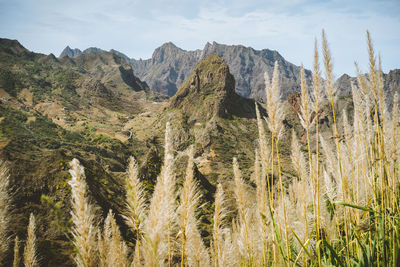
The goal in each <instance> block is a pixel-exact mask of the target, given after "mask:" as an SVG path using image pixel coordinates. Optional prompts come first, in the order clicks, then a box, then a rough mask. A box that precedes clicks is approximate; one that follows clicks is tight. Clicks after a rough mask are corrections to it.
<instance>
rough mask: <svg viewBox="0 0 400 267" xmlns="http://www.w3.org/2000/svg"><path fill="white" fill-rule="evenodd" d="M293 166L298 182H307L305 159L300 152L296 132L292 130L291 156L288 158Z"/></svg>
mask: <svg viewBox="0 0 400 267" xmlns="http://www.w3.org/2000/svg"><path fill="white" fill-rule="evenodd" d="M290 158H291V160H292V163H293V166H294V167H295V170H296V172H297V174H298V176H299V179H300V180H307V179H308V177H307V176H308V174H307V167H306V159H305V158H304V155H303V152H301V150H300V144H299V140H298V139H297V136H296V132H295V131H294V130H292V154H291V156H290Z"/></svg>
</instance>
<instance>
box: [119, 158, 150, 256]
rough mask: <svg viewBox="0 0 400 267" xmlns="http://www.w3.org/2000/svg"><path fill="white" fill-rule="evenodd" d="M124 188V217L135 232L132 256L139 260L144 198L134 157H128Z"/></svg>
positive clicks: (144, 210)
mask: <svg viewBox="0 0 400 267" xmlns="http://www.w3.org/2000/svg"><path fill="white" fill-rule="evenodd" d="M127 174H128V175H127V178H126V183H125V188H126V215H124V216H123V217H124V219H125V221H126V223H127V225H128V226H129V227H130V228H131V230H133V231H135V234H136V245H137V246H138V248H137V249H135V251H136V252H137V254H135V256H134V257H137V261H138V262H140V261H141V260H140V235H141V232H142V231H143V230H142V229H143V222H144V218H145V212H146V199H145V194H144V187H143V184H142V182H141V181H140V179H139V170H138V166H137V163H136V160H135V158H134V157H130V160H129V167H128V173H127Z"/></svg>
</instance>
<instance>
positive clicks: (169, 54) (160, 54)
mask: <svg viewBox="0 0 400 267" xmlns="http://www.w3.org/2000/svg"><path fill="white" fill-rule="evenodd" d="M180 51H183V50H182V49H180V48H178V47H177V46H176V45H174V44H173V43H172V42H168V43H165V44H163V45H162V46H160V47H159V48H157V49H156V50H154V52H153V56H152V61H153V64H154V63H161V62H164V61H167V60H168V59H169V58H173V57H174V56H175V55H176V54H177V53H179V52H180Z"/></svg>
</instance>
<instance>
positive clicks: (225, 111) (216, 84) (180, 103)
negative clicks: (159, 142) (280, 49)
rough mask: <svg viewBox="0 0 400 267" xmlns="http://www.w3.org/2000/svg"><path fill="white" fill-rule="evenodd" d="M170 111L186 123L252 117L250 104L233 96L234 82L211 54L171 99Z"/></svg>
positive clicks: (244, 99)
mask: <svg viewBox="0 0 400 267" xmlns="http://www.w3.org/2000/svg"><path fill="white" fill-rule="evenodd" d="M170 107H173V108H178V109H182V110H184V111H185V113H186V114H187V115H188V117H189V118H188V121H189V123H191V122H204V121H208V120H210V119H211V118H212V117H214V116H218V117H220V118H231V117H232V116H234V115H235V116H240V117H254V114H255V113H254V101H252V100H249V99H246V98H243V97H241V96H239V95H238V94H237V93H236V92H235V79H234V77H233V75H232V74H231V73H230V72H229V67H228V65H227V64H226V63H225V61H224V59H222V58H221V57H219V56H218V55H217V54H215V53H214V54H211V55H210V56H208V57H207V58H205V59H203V60H202V61H201V62H200V63H199V64H198V65H197V67H196V68H195V69H194V70H193V72H192V73H191V74H190V76H189V78H188V79H187V80H186V81H185V83H183V84H182V85H181V87H180V88H179V90H178V92H177V93H176V95H175V96H174V97H173V98H172V99H171V102H170Z"/></svg>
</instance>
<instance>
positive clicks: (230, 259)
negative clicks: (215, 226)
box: [218, 228, 239, 267]
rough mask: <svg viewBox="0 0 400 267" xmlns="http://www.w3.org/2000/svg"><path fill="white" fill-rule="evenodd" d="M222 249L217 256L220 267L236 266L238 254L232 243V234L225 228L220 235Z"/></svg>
mask: <svg viewBox="0 0 400 267" xmlns="http://www.w3.org/2000/svg"><path fill="white" fill-rule="evenodd" d="M221 243H222V247H221V250H220V253H219V255H218V258H219V264H218V266H221V267H230V266H238V265H239V260H238V253H237V251H236V249H235V245H234V243H233V241H232V232H231V230H230V229H228V228H225V229H224V231H223V233H222V239H221Z"/></svg>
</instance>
